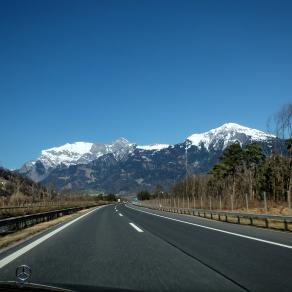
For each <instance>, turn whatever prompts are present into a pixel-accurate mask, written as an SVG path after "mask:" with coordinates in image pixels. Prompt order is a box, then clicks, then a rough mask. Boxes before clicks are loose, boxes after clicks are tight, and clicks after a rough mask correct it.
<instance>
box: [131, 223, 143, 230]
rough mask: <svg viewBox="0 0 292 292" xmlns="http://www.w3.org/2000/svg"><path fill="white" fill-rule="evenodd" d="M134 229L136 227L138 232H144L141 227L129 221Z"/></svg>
mask: <svg viewBox="0 0 292 292" xmlns="http://www.w3.org/2000/svg"><path fill="white" fill-rule="evenodd" d="M129 224H130V225H131V226H132V227H133V228H134V229H136V230H137V231H138V232H144V231H143V230H142V229H140V228H139V227H138V226H136V225H135V224H134V223H132V222H130V223H129Z"/></svg>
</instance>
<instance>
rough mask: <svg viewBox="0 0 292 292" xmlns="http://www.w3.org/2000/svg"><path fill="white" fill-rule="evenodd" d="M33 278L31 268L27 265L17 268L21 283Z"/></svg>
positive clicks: (17, 276)
mask: <svg viewBox="0 0 292 292" xmlns="http://www.w3.org/2000/svg"><path fill="white" fill-rule="evenodd" d="M30 276H31V268H30V267H29V266H27V265H21V266H19V267H17V268H16V278H17V279H18V280H19V281H20V282H21V283H24V282H26V281H27V280H28V279H29V278H30Z"/></svg>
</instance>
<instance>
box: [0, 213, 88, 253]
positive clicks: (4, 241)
mask: <svg viewBox="0 0 292 292" xmlns="http://www.w3.org/2000/svg"><path fill="white" fill-rule="evenodd" d="M92 209H93V208H90V209H83V210H81V211H78V212H76V213H74V214H71V215H65V216H62V217H59V218H57V219H54V220H51V221H47V222H42V223H39V224H36V225H34V226H31V227H28V228H25V229H22V230H19V231H16V232H13V233H10V234H7V235H4V236H1V237H0V249H2V248H5V247H8V246H10V245H12V244H15V243H17V242H19V241H21V240H24V239H26V238H28V237H30V236H32V235H34V234H36V233H39V232H41V231H44V230H46V229H48V228H49V227H52V226H54V225H57V224H60V223H63V222H65V221H68V220H72V219H74V218H76V217H78V216H80V215H81V214H83V213H86V212H89V211H90V210H92Z"/></svg>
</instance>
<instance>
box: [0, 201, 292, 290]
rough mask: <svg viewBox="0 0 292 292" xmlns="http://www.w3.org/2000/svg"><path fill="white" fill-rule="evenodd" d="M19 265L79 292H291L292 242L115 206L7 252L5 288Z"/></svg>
mask: <svg viewBox="0 0 292 292" xmlns="http://www.w3.org/2000/svg"><path fill="white" fill-rule="evenodd" d="M21 264H26V265H29V266H30V267H31V268H32V277H31V279H30V281H31V282H35V283H42V284H50V285H55V286H59V287H67V288H71V289H75V290H77V291H78V290H85V291H86V290H87V289H88V290H90V289H92V290H97V291H98V289H102V288H101V287H109V288H120V289H125V290H134V291H292V234H291V233H288V232H281V231H273V230H266V229H262V228H256V227H250V226H243V225H236V224H228V223H224V222H218V221H212V220H208V219H203V218H197V217H191V216H186V215H178V214H172V213H166V212H160V211H153V210H149V209H145V208H141V207H135V206H133V205H123V204H119V205H109V206H105V207H101V208H100V207H99V208H97V209H95V210H94V211H92V212H90V213H88V214H87V215H85V216H82V217H79V218H78V219H77V220H74V221H71V222H69V223H63V224H61V225H58V226H56V227H54V228H51V229H49V230H47V231H45V232H43V233H41V234H39V235H36V236H34V237H32V238H30V239H29V240H27V241H25V242H22V243H21V244H18V245H17V246H14V247H12V248H10V249H8V250H5V251H2V252H1V253H0V280H1V281H4V280H5V281H6V280H15V268H16V267H17V266H18V265H21Z"/></svg>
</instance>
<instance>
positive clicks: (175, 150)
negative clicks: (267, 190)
mask: <svg viewBox="0 0 292 292" xmlns="http://www.w3.org/2000/svg"><path fill="white" fill-rule="evenodd" d="M278 140H279V139H278V138H276V137H275V136H274V135H271V134H268V133H265V132H262V131H259V130H256V129H251V128H248V127H245V126H241V125H238V124H236V123H226V124H224V125H222V126H220V127H218V128H215V129H212V130H210V131H208V132H205V133H200V134H193V135H191V136H189V137H187V138H186V139H185V140H184V141H183V142H181V143H178V144H174V145H168V144H153V145H143V146H141V145H137V144H133V143H130V142H129V141H128V140H127V139H125V138H119V139H117V140H116V141H114V142H113V143H111V144H100V143H89V142H75V143H71V144H70V143H67V144H65V145H62V146H60V147H54V148H50V149H46V150H43V151H41V154H40V156H39V157H38V158H37V159H36V160H33V161H28V162H26V163H25V164H24V165H23V166H22V167H21V169H19V170H18V172H20V173H21V174H24V175H26V176H28V177H30V178H31V179H33V180H34V181H37V182H41V183H43V184H45V185H50V184H52V185H54V186H56V187H57V188H60V189H74V190H91V191H96V192H113V193H119V194H128V193H134V192H137V191H139V190H145V189H149V190H152V189H153V188H154V187H155V186H156V185H161V186H163V187H164V188H165V189H168V188H169V187H170V186H171V185H173V184H174V182H176V181H177V180H179V179H181V178H183V177H184V176H185V175H186V152H187V160H188V167H187V172H188V173H204V172H207V171H208V170H209V169H210V168H211V167H212V166H213V165H214V164H215V163H216V162H217V161H218V159H219V157H220V156H221V155H222V153H223V151H224V149H225V148H226V147H227V146H228V145H230V144H232V143H236V142H238V143H240V144H241V145H245V144H247V143H250V142H253V141H255V142H257V143H259V144H260V145H261V146H262V148H263V150H264V152H265V153H266V154H269V153H271V151H272V148H273V145H275V142H276V141H278Z"/></svg>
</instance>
